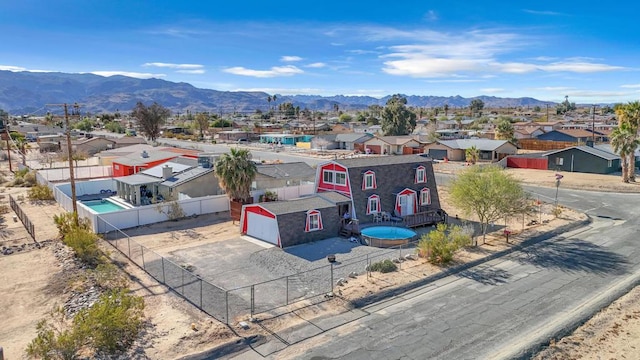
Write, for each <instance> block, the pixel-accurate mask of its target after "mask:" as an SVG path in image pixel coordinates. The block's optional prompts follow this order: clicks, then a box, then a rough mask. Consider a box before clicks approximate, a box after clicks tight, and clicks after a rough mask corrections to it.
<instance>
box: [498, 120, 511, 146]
mask: <svg viewBox="0 0 640 360" xmlns="http://www.w3.org/2000/svg"><path fill="white" fill-rule="evenodd" d="M496 139H497V140H508V141H511V142H515V140H516V137H515V129H514V128H513V124H512V123H511V121H509V120H508V119H503V120H502V121H500V123H498V126H496Z"/></svg>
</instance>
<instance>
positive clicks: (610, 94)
mask: <svg viewBox="0 0 640 360" xmlns="http://www.w3.org/2000/svg"><path fill="white" fill-rule="evenodd" d="M566 95H568V96H571V97H577V98H597V99H603V98H620V97H625V96H629V95H631V93H628V92H624V91H596V90H574V91H568V92H567V94H566Z"/></svg>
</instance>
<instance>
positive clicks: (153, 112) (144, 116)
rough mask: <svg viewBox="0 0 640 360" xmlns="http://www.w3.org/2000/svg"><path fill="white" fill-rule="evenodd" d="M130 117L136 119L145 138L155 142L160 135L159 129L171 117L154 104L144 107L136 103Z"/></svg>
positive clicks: (164, 109)
mask: <svg viewBox="0 0 640 360" xmlns="http://www.w3.org/2000/svg"><path fill="white" fill-rule="evenodd" d="M131 115H132V116H133V117H135V118H136V119H138V124H139V125H140V128H142V131H144V133H145V135H146V136H147V138H148V139H150V140H151V141H155V140H156V139H157V138H158V135H160V128H161V127H162V125H164V123H165V121H166V120H167V118H168V117H169V116H170V115H171V111H170V110H169V109H167V108H165V107H164V106H162V105H160V104H158V103H156V102H154V103H153V104H151V106H146V105H144V104H143V103H142V102H140V101H138V103H137V104H136V107H135V108H133V111H132V113H131Z"/></svg>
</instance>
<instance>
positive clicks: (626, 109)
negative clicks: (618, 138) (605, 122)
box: [615, 101, 640, 182]
mask: <svg viewBox="0 0 640 360" xmlns="http://www.w3.org/2000/svg"><path fill="white" fill-rule="evenodd" d="M615 112H616V115H617V116H618V127H621V126H622V124H627V125H628V128H629V131H630V133H631V134H632V135H633V140H634V141H632V142H631V143H630V144H629V149H628V150H629V152H627V157H628V159H627V165H628V167H627V178H628V179H629V181H630V182H635V181H636V166H635V152H636V149H637V148H638V127H639V126H640V101H633V102H629V103H627V104H624V105H620V106H618V107H616V109H615ZM620 156H622V154H621V155H620Z"/></svg>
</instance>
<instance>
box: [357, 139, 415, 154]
mask: <svg viewBox="0 0 640 360" xmlns="http://www.w3.org/2000/svg"><path fill="white" fill-rule="evenodd" d="M362 144H363V146H364V152H365V153H366V154H384V155H387V154H388V155H403V154H414V153H419V152H421V146H422V144H421V143H419V142H418V141H417V140H416V139H414V138H413V137H412V136H411V135H405V136H374V137H372V138H370V139H368V140H365V141H364V142H363V143H362Z"/></svg>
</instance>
